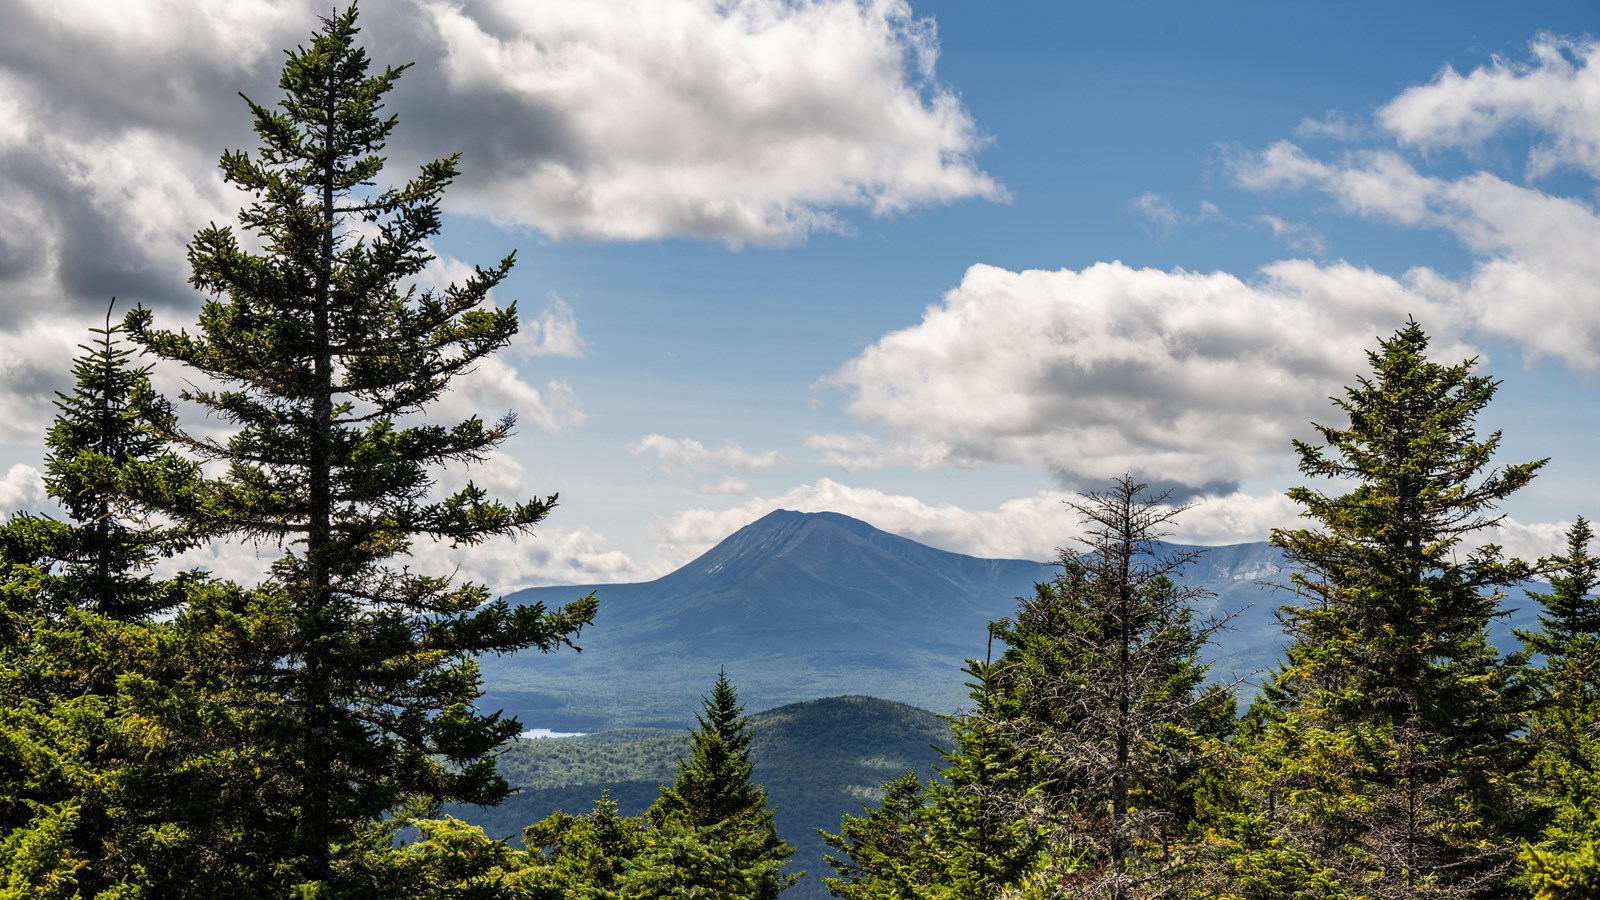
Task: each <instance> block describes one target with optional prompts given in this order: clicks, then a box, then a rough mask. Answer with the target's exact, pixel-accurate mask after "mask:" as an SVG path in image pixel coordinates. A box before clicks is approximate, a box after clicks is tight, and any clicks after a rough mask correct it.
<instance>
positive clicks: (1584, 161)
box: [1234, 36, 1600, 372]
mask: <svg viewBox="0 0 1600 900" xmlns="http://www.w3.org/2000/svg"><path fill="white" fill-rule="evenodd" d="M1377 120H1378V124H1379V125H1380V126H1381V127H1382V128H1383V129H1384V131H1385V132H1386V133H1387V135H1389V136H1390V137H1392V138H1393V139H1394V140H1395V141H1396V142H1398V144H1399V148H1398V149H1397V148H1395V147H1382V146H1377V147H1368V148H1364V149H1359V150H1352V151H1349V152H1346V153H1343V154H1342V155H1340V156H1338V157H1337V158H1335V159H1331V160H1325V159H1319V158H1316V157H1314V156H1312V155H1310V154H1308V153H1307V152H1306V151H1305V150H1303V149H1301V148H1300V147H1299V146H1297V145H1295V144H1293V143H1290V142H1287V141H1281V142H1279V143H1276V144H1274V145H1272V146H1270V147H1268V148H1267V149H1265V150H1263V151H1260V152H1259V153H1252V154H1245V155H1242V156H1241V157H1239V158H1238V159H1237V160H1236V162H1235V165H1234V177H1235V180H1236V181H1237V183H1238V184H1239V185H1241V186H1243V187H1245V188H1248V189H1252V190H1259V191H1273V190H1314V191H1320V192H1322V193H1324V194H1326V195H1327V196H1329V197H1332V198H1333V199H1334V200H1335V201H1336V202H1337V203H1338V204H1339V206H1340V207H1341V208H1342V209H1343V210H1344V211H1346V212H1348V213H1350V214H1352V215H1356V216H1360V217H1363V218H1368V219H1373V220H1377V221H1381V222H1386V223H1390V224H1393V225H1398V226H1401V227H1406V228H1419V229H1436V230H1442V231H1445V232H1447V233H1449V234H1451V235H1452V236H1453V237H1454V238H1455V239H1456V240H1457V241H1459V242H1460V244H1461V245H1462V246H1463V247H1464V248H1466V249H1467V250H1468V251H1469V252H1470V253H1471V254H1472V256H1473V263H1472V266H1471V269H1470V271H1469V272H1467V273H1466V274H1465V275H1463V276H1461V277H1457V278H1451V277H1446V276H1444V275H1441V274H1439V273H1436V272H1431V271H1428V270H1425V269H1418V270H1416V271H1414V272H1412V273H1410V275H1409V278H1410V279H1411V280H1412V281H1413V283H1414V284H1416V285H1417V286H1418V287H1419V289H1421V290H1424V291H1425V292H1427V293H1428V294H1430V295H1431V296H1433V297H1435V298H1436V299H1437V300H1439V301H1440V302H1441V303H1446V304H1449V305H1452V306H1455V307H1457V308H1458V309H1460V311H1461V313H1462V315H1463V316H1464V317H1465V318H1466V319H1467V320H1468V321H1469V324H1470V327H1471V328H1472V329H1474V330H1476V331H1478V332H1481V333H1484V334H1489V335H1496V336H1500V337H1506V338H1510V339H1512V340H1515V341H1517V342H1519V344H1520V345H1521V347H1522V348H1523V351H1524V354H1525V356H1526V357H1528V358H1529V359H1536V358H1539V357H1543V356H1549V357H1554V358H1557V359H1560V360H1562V361H1563V362H1565V363H1566V364H1567V365H1568V366H1570V367H1572V368H1574V369H1578V370H1587V371H1591V372H1592V371H1596V370H1600V213H1597V211H1596V208H1595V205H1594V202H1593V198H1592V197H1591V196H1586V195H1583V194H1573V195H1570V196H1566V195H1561V194H1558V193H1550V192H1546V191H1544V190H1540V189H1539V188H1537V187H1535V186H1533V185H1532V184H1531V183H1527V184H1515V183H1512V182H1511V181H1509V180H1507V179H1505V178H1502V177H1501V176H1500V175H1499V174H1496V173H1495V172H1493V171H1489V170H1487V169H1479V170H1477V171H1472V172H1470V173H1468V174H1465V175H1459V176H1453V177H1441V176H1438V175H1433V174H1429V173H1428V172H1427V170H1426V165H1427V162H1428V159H1432V158H1436V157H1437V155H1438V153H1439V152H1440V151H1443V150H1451V149H1459V150H1464V151H1466V154H1467V159H1468V160H1469V161H1479V160H1483V159H1493V158H1495V154H1492V153H1490V154H1483V153H1480V152H1479V151H1480V150H1482V149H1483V148H1484V147H1485V145H1486V144H1487V143H1488V142H1489V141H1490V140H1492V139H1493V138H1494V137H1495V136H1497V135H1498V134H1500V133H1503V132H1506V131H1508V130H1510V129H1512V128H1525V129H1528V130H1530V131H1531V132H1532V135H1533V138H1532V150H1531V153H1530V156H1529V159H1528V164H1527V167H1526V176H1527V178H1528V179H1530V181H1531V180H1535V179H1538V178H1540V177H1542V176H1544V175H1546V174H1548V173H1550V172H1551V171H1552V170H1553V169H1555V168H1557V167H1567V168H1571V169H1573V170H1575V171H1577V172H1580V173H1584V174H1587V175H1589V176H1594V177H1600V43H1597V42H1595V41H1589V40H1586V41H1582V42H1578V41H1570V40H1563V39H1559V38H1555V37H1550V36H1544V37H1541V38H1539V39H1537V40H1535V41H1534V42H1533V45H1532V49H1531V53H1530V59H1529V60H1528V61H1527V62H1516V61H1511V60H1507V59H1504V58H1496V59H1495V60H1494V61H1493V62H1492V63H1491V64H1490V65H1487V66H1484V67H1481V68H1478V69H1475V70H1473V71H1472V72H1470V73H1468V74H1466V75H1461V74H1459V73H1457V72H1456V71H1455V70H1454V69H1450V68H1446V69H1444V70H1443V71H1441V72H1440V73H1439V75H1438V76H1437V77H1435V78H1434V79H1433V81H1431V82H1429V83H1428V84H1425V85H1420V86H1418V87H1414V88H1411V89H1409V90H1406V91H1404V92H1403V93H1401V94H1400V95H1399V96H1398V97H1396V98H1395V99H1394V100H1393V101H1391V102H1389V103H1388V104H1386V105H1384V106H1383V107H1382V108H1381V109H1380V110H1379V111H1378V115H1377ZM1341 121H1342V120H1341ZM1409 148H1417V149H1420V150H1423V151H1428V152H1429V154H1430V157H1428V158H1427V159H1424V160H1422V161H1413V160H1412V159H1410V158H1408V157H1407V156H1406V155H1404V153H1403V152H1402V151H1404V150H1406V149H1409ZM1591 187H1592V185H1591Z"/></svg>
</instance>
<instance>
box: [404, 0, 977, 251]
mask: <svg viewBox="0 0 1600 900" xmlns="http://www.w3.org/2000/svg"><path fill="white" fill-rule="evenodd" d="M423 8H424V9H425V10H426V12H427V15H428V16H429V19H430V22H431V25H432V27H433V29H434V30H435V31H436V33H437V37H438V40H439V41H440V42H442V45H443V52H444V57H443V59H442V60H440V61H439V66H440V69H441V71H442V73H443V75H444V77H445V78H446V79H447V83H448V86H449V90H450V92H451V94H452V95H454V97H455V100H456V102H458V103H462V104H464V105H466V106H469V107H470V106H478V107H491V108H494V109H495V110H496V115H497V116H502V117H512V118H514V119H515V120H516V121H515V122H511V123H507V124H504V125H503V126H502V127H504V128H505V129H506V130H507V134H505V135H503V136H500V137H497V138H496V139H495V140H494V142H493V145H492V147H490V148H486V149H485V152H484V153H482V154H480V155H479V157H478V158H480V159H483V160H484V161H486V162H488V163H489V164H490V166H491V169H490V171H487V172H482V173H479V174H474V175H472V176H471V177H470V178H469V179H468V180H467V181H465V182H464V185H465V188H466V189H465V190H464V191H463V192H462V193H460V194H458V195H456V196H455V198H454V200H453V203H455V204H456V205H457V206H458V207H459V208H464V209H468V210H470V211H473V212H476V213H479V214H482V215H486V216H489V217H491V218H493V219H496V220H498V221H503V222H511V223H517V224H521V225H526V226H531V227H534V228H538V229H540V230H541V231H544V232H546V233H547V234H551V235H557V236H561V235H581V236H586V237H598V238H606V239H624V240H638V239H651V238H660V237H667V236H682V235H688V236H694V237H703V238H711V239H716V240H722V241H726V242H727V243H729V244H733V245H739V244H743V243H764V244H772V243H786V242H791V241H794V240H798V239H801V238H804V237H805V236H806V235H808V234H810V233H812V232H816V231H840V230H845V225H844V223H843V222H842V220H841V219H840V212H841V211H842V210H846V209H864V210H866V211H868V212H870V213H871V214H873V215H886V214H892V213H899V212H903V211H905V210H909V209H912V208H914V207H918V206H923V205H926V204H931V203H942V202H948V201H951V200H957V199H962V198H967V197H983V198H988V199H1001V198H1003V196H1004V191H1003V189H1002V188H1001V187H1000V185H999V184H998V183H997V182H996V181H995V180H994V179H992V178H991V177H990V176H988V175H986V174H985V173H983V172H982V171H981V170H979V169H978V168H977V166H976V164H975V163H974V161H973V156H974V155H975V154H976V153H977V152H978V150H979V149H981V147H982V146H983V144H984V138H983V137H982V136H981V135H980V134H979V132H978V130H977V127H976V125H975V123H974V122H973V121H972V119H971V117H970V116H969V115H968V113H967V111H966V110H965V109H964V108H963V107H962V105H961V102H960V100H959V99H958V98H957V97H956V95H955V94H954V92H952V91H951V90H950V89H948V88H946V87H944V86H942V85H940V84H939V83H938V82H937V80H936V79H935V74H934V65H935V62H936V60H937V57H938V42H937V38H936V37H935V33H934V27H933V23H932V21H931V20H928V19H922V18H918V17H917V16H915V15H914V14H913V13H912V12H911V9H910V6H909V4H907V3H905V2H903V0H868V2H858V0H814V2H807V3H790V2H784V0H735V2H715V0H648V2H644V0H590V2H585V3H520V2H512V0H481V2H476V3H472V4H461V3H453V2H425V3H424V4H423ZM518 129H523V130H529V131H530V134H529V135H528V136H527V137H528V139H527V140H525V141H520V142H517V143H513V140H514V139H515V137H516V134H514V133H513V132H518ZM532 132H537V133H536V134H533V133H532ZM471 155H472V154H471V148H469V156H471Z"/></svg>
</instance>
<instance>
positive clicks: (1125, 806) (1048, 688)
mask: <svg viewBox="0 0 1600 900" xmlns="http://www.w3.org/2000/svg"><path fill="white" fill-rule="evenodd" d="M1145 489H1146V486H1145V485H1143V484H1140V483H1138V482H1136V481H1134V480H1133V479H1132V478H1130V477H1126V476H1124V477H1122V478H1119V479H1116V480H1115V481H1114V483H1113V487H1112V489H1111V490H1110V491H1108V492H1106V493H1095V494H1088V495H1085V497H1084V499H1083V501H1082V502H1080V503H1077V504H1075V508H1076V509H1077V511H1078V512H1079V513H1080V514H1081V515H1082V516H1083V520H1084V523H1085V525H1086V526H1087V535H1086V536H1085V537H1084V538H1083V539H1082V540H1083V543H1084V545H1085V548H1086V550H1087V552H1086V553H1083V554H1081V555H1073V554H1070V553H1065V552H1063V553H1062V555H1061V566H1062V572H1061V574H1060V575H1058V576H1057V577H1056V578H1055V579H1054V580H1053V581H1051V582H1047V583H1044V584H1040V585H1038V587H1037V590H1036V592H1035V596H1034V597H1032V598H1031V599H1028V600H1025V601H1024V602H1023V603H1022V604H1021V605H1020V606H1019V607H1018V611H1017V616H1016V619H1015V620H1014V621H1001V622H1000V623H997V627H996V631H995V634H996V636H997V637H999V638H1000V639H1001V640H1002V641H1004V642H1005V643H1006V644H1007V645H1009V646H1008V649H1007V650H1006V651H1005V653H1004V654H1003V655H1002V657H1001V658H1000V660H999V662H998V663H997V664H996V671H995V682H996V683H995V690H996V691H997V692H998V693H999V694H1000V695H1001V696H1002V697H1003V698H1004V699H1003V700H1002V702H1001V703H1000V704H998V709H999V715H998V716H996V717H995V718H994V719H993V722H992V727H994V728H995V729H996V730H997V731H998V732H999V733H1000V734H1002V735H1005V736H1006V737H1007V738H1009V739H1010V741H1011V742H1012V743H1013V744H1014V745H1015V746H1016V748H1017V749H1018V750H1019V751H1020V752H1022V753H1023V754H1025V757H1026V759H1027V761H1028V762H1029V764H1030V765H1031V767H1032V770H1033V773H1032V778H1033V783H1034V784H1036V785H1037V786H1038V790H1037V797H1035V798H1030V797H1028V796H1026V795H1024V796H1020V797H1013V798H1012V800H1013V802H1014V803H1015V804H1016V808H1017V810H1018V811H1019V812H1026V814H1027V816H1028V817H1029V818H1030V819H1031V820H1032V821H1033V822H1035V823H1036V824H1037V825H1038V826H1040V827H1041V828H1043V829H1044V830H1045V833H1046V834H1047V835H1048V836H1049V838H1050V843H1051V845H1052V846H1051V854H1050V856H1051V858H1050V860H1049V863H1048V865H1047V866H1046V868H1045V869H1044V870H1043V871H1042V872H1039V873H1037V874H1035V875H1034V876H1032V877H1031V878H1030V879H1029V882H1028V885H1027V887H1026V893H1027V896H1030V897H1108V898H1115V900H1126V898H1134V897H1170V896H1177V895H1179V893H1180V892H1181V891H1182V890H1183V889H1184V887H1185V885H1186V884H1187V883H1188V882H1189V881H1190V880H1191V879H1192V878H1193V877H1194V876H1195V875H1196V874H1197V872H1196V867H1197V862H1198V855H1197V849H1196V846H1195V845H1196V844H1197V842H1198V834H1199V831H1198V828H1197V825H1196V819H1197V815H1198V809H1199V807H1198V803H1197V797H1198V795H1199V794H1200V793H1201V792H1202V790H1203V789H1204V785H1205V782H1206V780H1207V779H1208V778H1210V777H1212V774H1213V773H1212V772H1211V770H1210V769H1209V768H1208V765H1207V762H1206V760H1207V757H1208V755H1209V754H1210V753H1212V752H1213V751H1214V749H1215V744H1216V743H1217V742H1218V741H1220V740H1221V739H1222V738H1224V737H1225V736H1226V734H1227V732H1228V731H1229V730H1230V728H1231V724H1232V721H1233V709H1234V704H1233V698H1232V695H1231V694H1229V693H1228V692H1227V691H1226V690H1225V689H1223V688H1221V687H1218V686H1211V687H1205V686H1203V682H1204V679H1205V671H1206V670H1205V667H1204V666H1203V665H1201V664H1200V663H1199V662H1198V661H1197V657H1198V654H1199V652H1200V649H1201V648H1202V647H1203V646H1204V645H1205V644H1206V642H1207V641H1208V640H1209V639H1210V636H1211V635H1212V634H1213V633H1214V632H1215V631H1216V630H1217V629H1218V628H1220V627H1222V625H1223V620H1211V621H1207V622H1200V623H1197V622H1196V621H1195V620H1194V616H1193V610H1192V604H1193V602H1194V601H1195V600H1196V599H1198V598H1200V597H1201V596H1203V592H1202V591H1199V590H1197V589H1189V588H1183V587H1181V586H1179V585H1178V584H1177V582H1176V581H1175V580H1174V579H1175V578H1176V577H1177V576H1178V573H1179V571H1180V570H1181V569H1182V568H1183V567H1184V566H1186V565H1188V564H1189V563H1190V562H1191V561H1192V560H1193V558H1194V556H1193V554H1189V553H1175V554H1169V555H1165V556H1163V555H1161V554H1160V553H1159V552H1158V551H1157V549H1156V547H1155V542H1156V541H1157V540H1158V539H1159V538H1161V537H1162V536H1163V535H1164V533H1163V528H1164V527H1165V526H1166V525H1167V523H1169V522H1170V521H1171V520H1172V519H1173V518H1174V517H1175V516H1176V515H1178V514H1179V513H1181V512H1182V511H1183V507H1170V506H1166V505H1164V502H1165V500H1166V495H1165V494H1160V495H1153V496H1152V495H1150V494H1147V493H1146V492H1145Z"/></svg>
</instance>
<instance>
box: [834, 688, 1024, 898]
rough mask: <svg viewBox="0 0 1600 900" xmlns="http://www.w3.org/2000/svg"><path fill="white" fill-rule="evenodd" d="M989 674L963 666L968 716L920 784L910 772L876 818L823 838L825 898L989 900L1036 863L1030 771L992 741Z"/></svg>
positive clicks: (850, 821)
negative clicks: (828, 870)
mask: <svg viewBox="0 0 1600 900" xmlns="http://www.w3.org/2000/svg"><path fill="white" fill-rule="evenodd" d="M993 672H994V666H992V665H991V664H990V663H989V662H988V661H985V662H978V661H976V660H969V661H968V663H967V673H968V674H969V675H971V676H972V677H973V679H974V680H973V681H972V682H969V685H970V686H971V687H972V689H973V691H972V698H973V699H974V700H975V701H976V702H977V704H978V706H977V708H976V709H975V710H974V711H972V712H971V713H968V714H965V715H961V716H956V717H953V718H952V719H951V720H950V727H951V734H952V737H953V738H954V746H953V747H952V748H951V749H949V750H947V751H944V752H943V754H942V756H943V763H942V765H941V766H940V768H939V771H938V772H937V774H936V776H935V777H934V778H932V779H930V780H929V781H928V782H927V783H926V784H924V783H922V782H920V781H919V780H918V779H917V776H916V773H914V772H910V773H907V774H905V775H902V776H901V777H899V778H897V779H895V780H893V781H890V782H888V783H887V784H885V785H884V786H883V790H884V797H883V800H882V802H881V803H880V804H879V806H878V808H877V809H873V810H868V811H866V814H865V815H862V816H850V815H847V816H845V817H844V819H843V820H842V822H841V824H840V828H839V833H838V834H827V833H824V834H823V840H824V843H826V844H827V846H828V847H830V848H831V849H833V850H835V851H837V852H838V853H839V854H840V855H839V856H829V857H828V863H829V865H830V866H832V868H833V870H834V872H835V873H836V876H837V877H834V878H829V879H826V884H827V887H828V890H829V892H830V893H832V894H833V895H834V896H837V897H845V898H849V900H989V898H993V897H999V896H1001V893H1002V892H1003V891H1004V890H1005V889H1006V888H1007V887H1014V886H1016V885H1018V884H1021V883H1023V882H1024V881H1025V880H1026V879H1027V877H1028V876H1029V875H1030V874H1032V873H1033V872H1034V871H1035V870H1036V869H1037V868H1038V866H1039V864H1040V863H1041V862H1042V861H1043V859H1044V852H1043V851H1044V848H1045V846H1046V841H1045V837H1046V834H1045V831H1044V830H1043V829H1041V828H1039V827H1038V826H1037V825H1035V824H1033V823H1030V822H1029V821H1028V818H1027V816H1026V815H1025V814H1024V813H1023V812H1022V810H1024V809H1026V808H1027V807H1028V806H1029V805H1031V803H1032V802H1033V801H1035V800H1037V799H1038V796H1039V793H1040V792H1039V789H1038V785H1037V784H1036V783H1035V782H1034V781H1033V780H1032V778H1031V776H1032V774H1033V773H1032V771H1031V770H1030V769H1029V767H1028V766H1026V765H1025V764H1024V762H1023V760H1022V759H1021V756H1022V754H1020V753H1019V752H1018V751H1017V750H1016V748H1015V746H1014V745H1013V744H1012V743H1011V741H1010V740H1008V739H1007V738H1006V737H1004V736H1002V735H1001V734H999V733H998V731H997V729H996V727H995V724H994V722H995V720H996V719H997V718H999V717H1000V710H999V709H997V707H996V705H995V704H996V702H997V698H996V695H995V694H994V693H993V692H992V691H991V689H990V688H991V685H992V682H993Z"/></svg>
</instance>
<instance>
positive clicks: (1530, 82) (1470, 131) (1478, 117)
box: [1378, 35, 1600, 178]
mask: <svg viewBox="0 0 1600 900" xmlns="http://www.w3.org/2000/svg"><path fill="white" fill-rule="evenodd" d="M1530 56H1531V57H1532V58H1531V59H1530V60H1529V61H1527V62H1517V61H1514V60H1509V59H1505V58H1496V59H1495V60H1494V62H1493V63H1492V64H1491V65H1489V66H1485V67H1483V68H1479V69H1475V70H1473V71H1472V72H1470V73H1469V74H1467V75H1461V74H1460V73H1458V72H1456V71H1455V70H1454V69H1452V68H1449V67H1446V68H1445V69H1443V70H1442V71H1440V72H1439V74H1438V75H1437V76H1436V77H1435V78H1434V80H1433V81H1432V82H1430V83H1428V84H1426V85H1420V86H1418V87H1414V88H1411V89H1409V90H1407V91H1405V92H1404V93H1402V94H1401V95H1400V96H1398V97H1396V98H1395V99H1394V100H1393V101H1391V102H1390V103H1388V104H1387V105H1385V106H1384V107H1383V108H1382V109H1381V110H1379V112H1378V120H1379V122H1381V123H1382V125H1383V126H1384V127H1385V128H1387V129H1388V130H1389V131H1390V132H1392V133H1393V134H1394V135H1395V136H1396V137H1397V138H1399V139H1400V141H1402V142H1403V143H1405V144H1408V145H1412V146H1416V147H1420V148H1422V149H1425V150H1427V149H1436V148H1444V147H1469V148H1470V147H1475V146H1477V145H1480V144H1482V143H1483V142H1484V141H1486V140H1488V139H1489V138H1490V137H1492V136H1493V135H1494V134H1496V133H1497V132H1500V131H1503V130H1505V129H1507V128H1510V127H1513V126H1518V125H1527V126H1532V127H1533V128H1535V129H1537V130H1539V131H1540V132H1543V134H1544V135H1545V136H1546V140H1544V141H1542V142H1539V143H1536V144H1535V145H1534V147H1533V148H1532V150H1531V151H1530V153H1529V157H1528V170H1527V171H1528V176H1529V177H1530V178H1538V177H1541V176H1543V175H1546V174H1548V173H1550V172H1551V171H1552V170H1554V169H1555V168H1557V167H1560V166H1570V167H1573V168H1576V169H1579V170H1581V171H1584V172H1587V173H1588V174H1590V175H1594V176H1600V41H1595V40H1584V41H1574V40H1567V39H1562V38H1558V37H1554V36H1551V35H1544V36H1541V37H1539V38H1538V39H1536V40H1535V41H1534V42H1533V44H1532V47H1531V53H1530Z"/></svg>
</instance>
